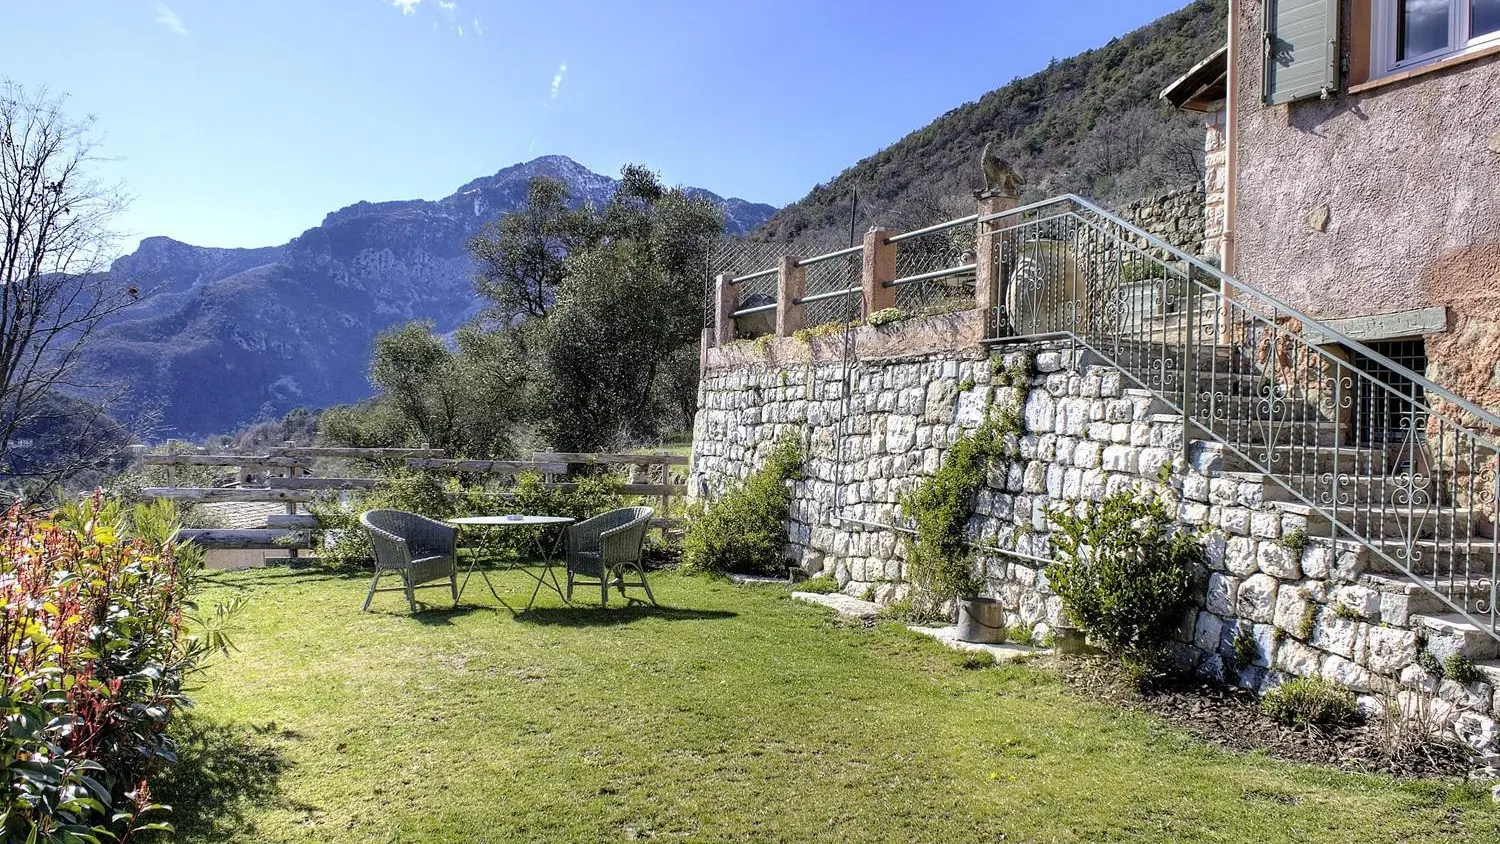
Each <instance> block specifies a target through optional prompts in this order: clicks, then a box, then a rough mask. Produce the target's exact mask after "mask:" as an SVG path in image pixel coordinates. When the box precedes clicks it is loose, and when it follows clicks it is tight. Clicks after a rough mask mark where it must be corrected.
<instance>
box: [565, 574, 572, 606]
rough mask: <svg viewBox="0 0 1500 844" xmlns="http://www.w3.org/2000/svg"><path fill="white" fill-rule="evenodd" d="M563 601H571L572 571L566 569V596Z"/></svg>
mask: <svg viewBox="0 0 1500 844" xmlns="http://www.w3.org/2000/svg"><path fill="white" fill-rule="evenodd" d="M563 600H565V601H571V600H573V570H572V569H568V594H567V595H566V596H564V598H563Z"/></svg>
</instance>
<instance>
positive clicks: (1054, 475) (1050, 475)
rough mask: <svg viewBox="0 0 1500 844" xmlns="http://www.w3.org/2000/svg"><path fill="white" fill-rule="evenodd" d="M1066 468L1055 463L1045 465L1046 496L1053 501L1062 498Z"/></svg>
mask: <svg viewBox="0 0 1500 844" xmlns="http://www.w3.org/2000/svg"><path fill="white" fill-rule="evenodd" d="M1067 471H1068V470H1067V468H1066V467H1063V466H1059V465H1057V464H1056V463H1049V464H1047V496H1048V497H1049V498H1052V499H1053V500H1061V499H1062V498H1063V477H1064V476H1065V475H1066V474H1067Z"/></svg>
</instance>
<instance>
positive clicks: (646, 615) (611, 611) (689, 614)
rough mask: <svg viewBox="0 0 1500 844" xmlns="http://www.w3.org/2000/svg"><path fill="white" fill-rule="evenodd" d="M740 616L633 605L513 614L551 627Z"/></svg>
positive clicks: (555, 609)
mask: <svg viewBox="0 0 1500 844" xmlns="http://www.w3.org/2000/svg"><path fill="white" fill-rule="evenodd" d="M738 615H739V613H737V612H731V611H729V610H693V609H679V608H676V607H653V606H650V605H649V604H632V605H630V606H622V607H599V606H588V605H584V606H576V607H533V608H532V609H529V610H526V611H525V612H522V613H519V614H517V615H516V621H518V622H520V623H522V624H537V625H541V626H552V627H615V626H618V625H621V624H630V623H631V622H633V621H640V620H642V619H656V620H658V621H721V620H723V619H726V618H735V617H736V616H738Z"/></svg>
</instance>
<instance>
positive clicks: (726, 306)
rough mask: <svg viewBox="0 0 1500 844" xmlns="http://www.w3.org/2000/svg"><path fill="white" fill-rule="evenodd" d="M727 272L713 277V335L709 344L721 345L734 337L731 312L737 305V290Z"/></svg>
mask: <svg viewBox="0 0 1500 844" xmlns="http://www.w3.org/2000/svg"><path fill="white" fill-rule="evenodd" d="M730 278H731V276H730V275H729V273H719V275H718V277H717V278H716V279H714V303H715V309H714V336H713V342H712V343H711V344H710V345H713V346H722V345H724V344H725V343H728V342H730V341H732V340H733V339H734V317H733V316H730V315H731V314H733V313H734V312H735V310H736V308H737V307H738V302H739V292H738V291H737V290H735V287H734V285H733V284H730V283H729V280H730Z"/></svg>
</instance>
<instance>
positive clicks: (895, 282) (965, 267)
mask: <svg viewBox="0 0 1500 844" xmlns="http://www.w3.org/2000/svg"><path fill="white" fill-rule="evenodd" d="M978 268H979V265H978V264H960V265H959V266H956V267H947V268H946V269H941V270H933V271H932V272H926V273H917V274H916V275H909V276H906V277H904V278H893V279H891V280H890V281H883V282H881V283H880V284H881V286H882V287H900V286H901V285H903V284H916V283H917V282H919V281H932V280H933V279H935V278H947V277H948V276H950V275H962V274H963V273H971V272H974V271H975V270H977V269H978Z"/></svg>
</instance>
